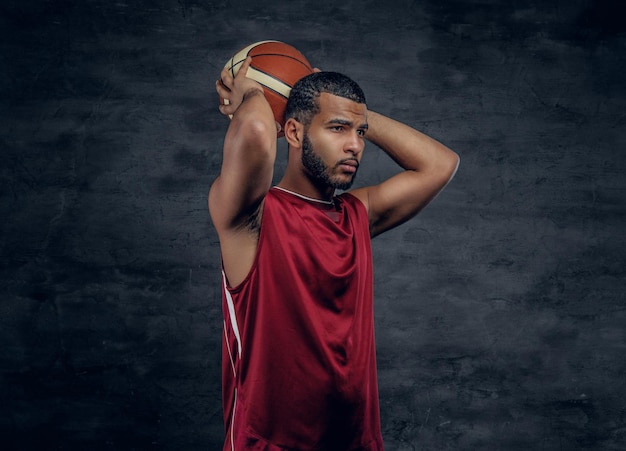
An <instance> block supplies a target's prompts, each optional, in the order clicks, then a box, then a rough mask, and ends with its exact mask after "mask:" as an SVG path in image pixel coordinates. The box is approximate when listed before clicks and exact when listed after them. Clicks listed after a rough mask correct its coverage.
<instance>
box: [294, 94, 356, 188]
mask: <svg viewBox="0 0 626 451" xmlns="http://www.w3.org/2000/svg"><path fill="white" fill-rule="evenodd" d="M318 102H319V107H320V111H319V113H318V114H316V115H315V116H314V117H313V119H312V120H311V123H310V124H309V126H308V128H307V130H306V131H305V134H304V139H303V142H302V165H303V166H304V168H305V170H306V171H307V173H308V174H309V176H310V177H311V178H313V179H314V180H315V182H316V183H322V184H324V185H327V186H331V187H333V188H336V189H341V190H346V189H348V188H350V187H351V186H352V183H353V182H354V178H355V176H356V173H357V170H358V167H359V163H360V161H361V156H362V154H363V149H364V148H365V140H364V135H365V132H366V130H367V108H366V106H365V105H364V104H361V103H357V102H354V101H352V100H348V99H345V98H343V97H338V96H334V95H332V94H327V93H322V94H320V97H319V99H318Z"/></svg>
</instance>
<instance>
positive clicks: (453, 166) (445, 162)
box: [438, 149, 461, 184]
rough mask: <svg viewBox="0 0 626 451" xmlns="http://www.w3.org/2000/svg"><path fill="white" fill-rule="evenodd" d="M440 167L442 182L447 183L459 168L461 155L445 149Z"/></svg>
mask: <svg viewBox="0 0 626 451" xmlns="http://www.w3.org/2000/svg"><path fill="white" fill-rule="evenodd" d="M440 164H441V166H440V169H439V171H438V172H439V173H440V174H441V177H442V179H443V182H444V184H447V183H448V182H449V181H450V180H452V179H453V178H454V176H455V174H456V172H457V171H458V169H459V165H460V164H461V157H460V156H459V155H458V154H457V153H456V152H454V151H452V150H449V149H448V151H447V155H446V158H443V159H442V160H441V161H440Z"/></svg>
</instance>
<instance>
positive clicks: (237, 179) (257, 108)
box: [209, 58, 277, 284]
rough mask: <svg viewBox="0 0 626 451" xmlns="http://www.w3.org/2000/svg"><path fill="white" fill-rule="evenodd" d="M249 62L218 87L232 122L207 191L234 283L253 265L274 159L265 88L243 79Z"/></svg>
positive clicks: (271, 118) (222, 79)
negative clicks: (218, 172) (214, 175)
mask: <svg viewBox="0 0 626 451" xmlns="http://www.w3.org/2000/svg"><path fill="white" fill-rule="evenodd" d="M250 62H251V59H250V58H248V59H247V60H246V61H245V62H244V64H243V65H242V66H241V68H240V69H239V72H237V75H236V76H235V77H234V78H233V77H232V76H231V75H230V73H229V71H228V70H226V69H225V70H223V71H222V73H221V74H220V79H219V80H218V81H217V82H216V89H217V92H218V94H219V95H220V97H222V98H223V99H225V100H227V101H228V102H225V103H228V104H227V105H221V106H220V111H221V113H222V114H224V115H228V116H230V115H232V120H231V122H230V125H229V127H228V131H227V132H226V137H225V138H224V149H223V158H222V167H221V171H220V174H219V175H218V177H217V178H216V179H215V181H214V182H213V185H212V186H211V189H210V191H209V211H210V213H211V219H212V221H213V224H214V226H215V228H216V230H217V233H218V235H219V239H220V246H221V250H222V258H223V263H224V268H225V270H226V274H227V276H228V277H229V279H230V280H231V283H233V284H236V283H237V281H238V280H239V279H241V278H242V277H241V275H242V274H243V275H244V276H245V274H246V273H247V271H248V269H249V266H250V265H251V264H252V263H251V262H252V259H253V258H254V253H255V250H256V243H257V238H258V226H257V224H258V220H259V215H260V208H261V205H262V202H263V199H264V198H265V195H266V193H267V191H268V190H269V188H270V186H271V182H272V175H273V171H274V160H275V158H276V139H277V138H276V137H277V134H276V123H275V121H274V115H273V113H272V110H271V108H270V106H269V104H268V102H267V100H266V99H265V96H264V94H263V88H262V87H261V85H259V84H258V83H257V82H255V81H254V80H251V79H249V78H246V76H245V75H246V73H247V71H248V67H249V66H250Z"/></svg>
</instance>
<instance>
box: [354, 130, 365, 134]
mask: <svg viewBox="0 0 626 451" xmlns="http://www.w3.org/2000/svg"><path fill="white" fill-rule="evenodd" d="M356 134H357V135H359V136H365V130H363V129H359V130H357V131H356Z"/></svg>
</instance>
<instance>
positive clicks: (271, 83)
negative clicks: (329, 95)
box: [220, 41, 313, 136]
mask: <svg viewBox="0 0 626 451" xmlns="http://www.w3.org/2000/svg"><path fill="white" fill-rule="evenodd" d="M248 56H250V57H252V63H251V64H250V68H249V69H248V73H247V74H246V76H247V77H248V78H251V79H253V80H255V81H257V82H258V83H259V84H260V85H261V86H263V91H264V93H265V98H266V99H267V101H268V103H269V104H270V107H271V108H272V111H273V112H274V119H275V120H276V122H278V123H279V124H280V127H281V131H280V132H279V133H278V135H279V136H282V135H283V133H282V129H283V128H284V126H285V120H284V114H285V107H286V106H287V99H288V98H289V93H290V92H291V88H293V85H294V84H295V83H296V82H297V81H298V80H300V79H301V78H302V77H305V76H306V75H309V74H310V73H312V72H313V68H312V67H311V64H310V63H309V61H308V60H307V59H306V57H305V56H304V55H303V54H302V53H300V51H299V50H297V49H296V48H294V47H292V46H290V45H289V44H285V43H284V42H280V41H260V42H255V43H254V44H250V45H248V46H247V47H244V48H243V49H241V50H239V51H238V52H237V53H236V54H235V55H234V56H233V57H232V58H231V59H229V60H228V62H227V63H226V65H225V67H226V68H228V70H229V71H230V73H231V75H232V76H233V77H234V76H235V75H237V72H238V71H239V68H240V67H241V65H242V64H243V62H244V61H245V60H246V58H247V57H248ZM220 102H222V103H226V102H228V101H227V100H226V101H225V100H224V99H220Z"/></svg>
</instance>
